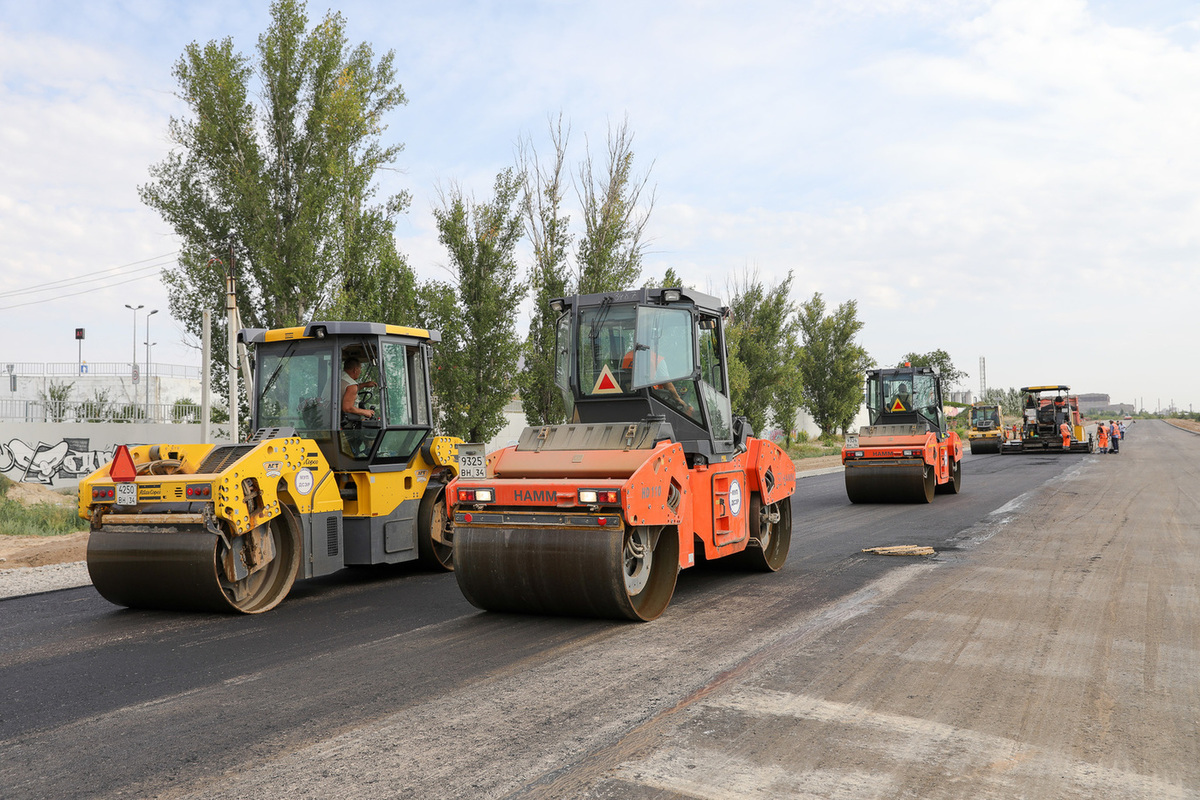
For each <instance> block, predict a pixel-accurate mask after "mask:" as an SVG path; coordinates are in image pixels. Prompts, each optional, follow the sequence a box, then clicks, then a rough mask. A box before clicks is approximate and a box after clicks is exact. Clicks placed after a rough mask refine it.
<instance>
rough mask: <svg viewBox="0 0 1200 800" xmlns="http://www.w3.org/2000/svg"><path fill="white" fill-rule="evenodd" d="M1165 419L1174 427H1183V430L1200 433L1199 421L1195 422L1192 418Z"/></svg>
mask: <svg viewBox="0 0 1200 800" xmlns="http://www.w3.org/2000/svg"><path fill="white" fill-rule="evenodd" d="M1166 421H1167V422H1169V423H1170V424H1172V425H1174V426H1175V427H1176V428H1183V429H1184V430H1188V431H1194V432H1196V433H1200V422H1197V421H1196V420H1194V419H1169V420H1166Z"/></svg>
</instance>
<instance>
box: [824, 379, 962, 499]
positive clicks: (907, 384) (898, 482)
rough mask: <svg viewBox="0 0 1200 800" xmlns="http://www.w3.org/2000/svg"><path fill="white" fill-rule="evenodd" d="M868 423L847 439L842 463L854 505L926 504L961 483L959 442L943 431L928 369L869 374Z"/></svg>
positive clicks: (938, 396)
mask: <svg viewBox="0 0 1200 800" xmlns="http://www.w3.org/2000/svg"><path fill="white" fill-rule="evenodd" d="M866 398H867V418H868V419H869V420H870V423H871V424H870V425H867V426H865V427H862V428H860V429H859V431H858V433H857V434H850V435H848V436H847V437H846V445H845V447H843V448H842V464H844V465H845V467H846V470H845V474H846V494H847V496H849V498H850V502H852V503H929V502H931V501H932V500H933V495H934V493H935V492H938V493H943V492H948V493H953V494H957V493H958V490H959V487H960V486H961V485H962V457H963V449H962V440H961V439H959V437H958V434H957V433H955V432H954V431H949V432H947V430H946V417H945V415H944V414H943V412H942V387H941V380H940V379H939V378H938V375H937V372H936V371H935V370H934V369H933V368H932V367H913V366H903V367H897V368H895V369H877V370H871V371H870V372H868V373H867V384H866Z"/></svg>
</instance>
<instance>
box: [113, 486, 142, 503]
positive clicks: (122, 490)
mask: <svg viewBox="0 0 1200 800" xmlns="http://www.w3.org/2000/svg"><path fill="white" fill-rule="evenodd" d="M117 505H119V506H136V505H137V484H136V483H118V484H117Z"/></svg>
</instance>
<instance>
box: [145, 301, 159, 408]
mask: <svg viewBox="0 0 1200 800" xmlns="http://www.w3.org/2000/svg"><path fill="white" fill-rule="evenodd" d="M157 313H158V309H157V308H156V309H154V310H153V311H151V312H149V313H148V314H146V421H147V422H149V421H150V348H151V347H153V346H154V345H155V344H157V342H154V343H151V342H150V318H151V317H153V316H154V315H155V314H157Z"/></svg>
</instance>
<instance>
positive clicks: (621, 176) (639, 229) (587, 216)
mask: <svg viewBox="0 0 1200 800" xmlns="http://www.w3.org/2000/svg"><path fill="white" fill-rule="evenodd" d="M651 166H653V164H652V165H651ZM649 178H650V175H649V171H647V173H646V174H645V175H643V176H642V177H641V178H640V179H639V178H636V177H634V175H633V134H632V133H630V131H629V120H628V119H626V120H625V121H624V122H622V123H621V127H620V128H618V129H617V130H616V131H615V132H614V131H612V130H611V129H610V130H609V133H608V165H607V170H606V172H605V173H604V174H603V175H597V174H596V168H595V165H594V164H593V163H592V156H591V153H590V152H588V153H587V155H586V156H585V158H584V162H583V164H582V166H580V168H579V184H578V187H577V189H578V192H579V201H580V204H581V205H582V206H583V224H584V234H583V238H582V239H581V240H580V242H579V251H578V254H577V256H576V258H577V260H578V262H579V280H578V286H577V289H578V291H579V293H580V294H591V293H594V292H613V291H619V290H621V289H627V288H629V287H630V286H633V285H635V284H636V283H637V279H638V276H639V275H640V274H641V272H642V255H643V254H644V251H645V248H646V243H645V242H644V241H643V239H642V236H643V234H644V233H645V230H646V223H647V222H648V221H649V220H650V212H651V211H652V210H653V209H654V193H653V191H651V194H650V199H649V202H648V203H647V207H646V209H645V211H639V203H640V202H641V199H642V192H643V191H645V188H646V183H647V181H648V180H649Z"/></svg>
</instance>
